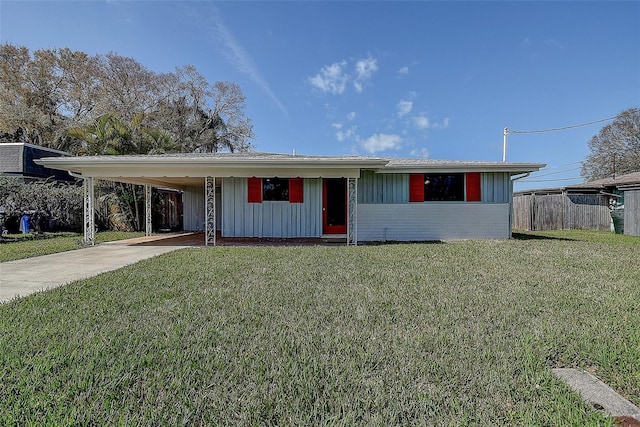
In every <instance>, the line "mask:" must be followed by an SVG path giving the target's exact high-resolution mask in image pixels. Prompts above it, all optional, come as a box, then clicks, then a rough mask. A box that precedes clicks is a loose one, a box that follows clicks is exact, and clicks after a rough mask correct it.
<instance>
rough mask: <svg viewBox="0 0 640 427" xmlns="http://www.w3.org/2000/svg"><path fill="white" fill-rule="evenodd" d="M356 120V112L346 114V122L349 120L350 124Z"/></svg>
mask: <svg viewBox="0 0 640 427" xmlns="http://www.w3.org/2000/svg"><path fill="white" fill-rule="evenodd" d="M355 119H356V112H355V111H352V112H350V113H349V114H347V120H349V121H350V122H352V121H354V120H355Z"/></svg>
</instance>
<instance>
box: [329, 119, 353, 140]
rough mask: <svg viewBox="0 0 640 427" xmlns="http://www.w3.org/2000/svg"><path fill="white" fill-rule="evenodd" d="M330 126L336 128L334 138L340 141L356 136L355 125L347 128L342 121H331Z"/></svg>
mask: <svg viewBox="0 0 640 427" xmlns="http://www.w3.org/2000/svg"><path fill="white" fill-rule="evenodd" d="M331 126H333V127H334V128H335V129H336V139H337V140H338V141H340V142H343V141H346V140H350V139H354V138H355V136H356V127H355V126H352V127H350V128H348V129H345V128H344V126H343V125H342V123H331Z"/></svg>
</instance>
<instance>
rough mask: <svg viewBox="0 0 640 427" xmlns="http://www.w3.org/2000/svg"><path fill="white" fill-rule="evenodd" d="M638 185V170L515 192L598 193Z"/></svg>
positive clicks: (639, 179) (639, 174) (639, 176)
mask: <svg viewBox="0 0 640 427" xmlns="http://www.w3.org/2000/svg"><path fill="white" fill-rule="evenodd" d="M638 186H640V172H633V173H628V174H625V175H619V176H617V177H615V178H602V179H596V180H593V181H588V182H583V183H582V184H574V185H568V186H566V187H554V188H539V189H532V190H523V191H518V192H516V193H515V194H532V193H536V194H558V193H598V192H600V191H602V190H606V189H612V188H620V189H623V188H631V187H638Z"/></svg>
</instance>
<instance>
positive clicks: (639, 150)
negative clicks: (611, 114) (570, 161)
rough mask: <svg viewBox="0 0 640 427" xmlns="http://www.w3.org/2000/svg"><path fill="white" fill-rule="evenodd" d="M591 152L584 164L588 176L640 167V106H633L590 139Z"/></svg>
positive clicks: (592, 177) (621, 171)
mask: <svg viewBox="0 0 640 427" xmlns="http://www.w3.org/2000/svg"><path fill="white" fill-rule="evenodd" d="M589 149H590V150H591V154H589V156H587V158H586V160H585V161H584V163H583V164H582V176H583V177H584V178H585V179H587V180H589V181H590V180H595V179H600V178H606V177H610V176H611V175H612V174H613V172H614V167H615V173H616V174H618V175H620V174H625V173H631V172H637V171H640V108H630V109H628V110H625V111H623V112H622V113H620V114H619V115H618V116H617V117H616V119H615V120H614V121H613V122H612V123H610V124H608V125H606V126H604V127H603V128H602V129H601V130H600V132H599V133H598V134H597V135H595V136H594V137H593V138H591V141H589Z"/></svg>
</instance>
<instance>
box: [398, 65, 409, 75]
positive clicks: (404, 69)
mask: <svg viewBox="0 0 640 427" xmlns="http://www.w3.org/2000/svg"><path fill="white" fill-rule="evenodd" d="M407 74H409V67H401V68H400V69H399V70H398V75H399V76H406V75H407Z"/></svg>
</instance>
